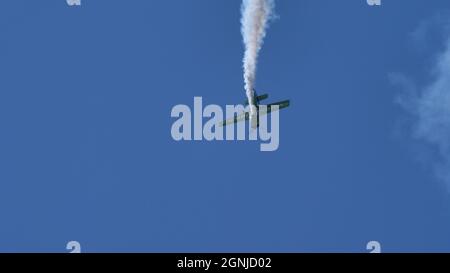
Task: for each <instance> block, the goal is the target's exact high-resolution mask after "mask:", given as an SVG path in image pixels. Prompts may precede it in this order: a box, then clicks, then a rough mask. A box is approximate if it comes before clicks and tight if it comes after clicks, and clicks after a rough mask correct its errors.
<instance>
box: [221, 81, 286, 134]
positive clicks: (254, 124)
mask: <svg viewBox="0 0 450 273" xmlns="http://www.w3.org/2000/svg"><path fill="white" fill-rule="evenodd" d="M253 97H254V101H255V107H256V112H257V114H256V122H252V118H253V117H251V114H250V112H248V111H247V112H242V113H241V114H239V115H237V114H235V115H234V117H232V118H229V119H226V120H224V121H222V122H220V123H219V126H220V127H225V126H228V125H231V124H235V123H238V122H241V121H246V120H250V122H252V128H253V129H256V128H258V127H259V117H260V116H263V115H267V114H269V113H271V112H273V111H278V110H280V109H283V108H287V107H289V105H290V100H283V101H279V102H275V103H270V104H268V105H267V110H265V109H264V110H263V109H259V106H260V102H261V101H262V100H265V99H267V98H268V97H269V95H268V94H263V95H260V96H258V95H257V93H256V90H255V91H254V95H253ZM247 105H248V100H246V101H245V103H244V106H247ZM275 105H278V109H277V110H273V109H272V107H273V106H275Z"/></svg>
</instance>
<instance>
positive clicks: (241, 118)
mask: <svg viewBox="0 0 450 273" xmlns="http://www.w3.org/2000/svg"><path fill="white" fill-rule="evenodd" d="M249 118H250V115H249V113H248V112H243V113H241V114H239V115H235V116H234V117H232V118H229V119H227V120H224V121H222V122H220V123H219V126H220V127H224V126H228V125H230V124H234V123H238V122H240V121H244V120H249Z"/></svg>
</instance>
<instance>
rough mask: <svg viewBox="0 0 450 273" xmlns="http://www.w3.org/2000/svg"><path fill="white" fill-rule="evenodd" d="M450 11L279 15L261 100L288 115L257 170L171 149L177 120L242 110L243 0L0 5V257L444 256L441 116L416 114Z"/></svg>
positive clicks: (231, 151) (415, 4)
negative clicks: (375, 244)
mask: <svg viewBox="0 0 450 273" xmlns="http://www.w3.org/2000/svg"><path fill="white" fill-rule="evenodd" d="M448 10H450V3H449V2H448V1H444V0H435V1H383V3H382V6H381V7H370V6H368V5H367V4H366V2H365V1H363V0H352V1H331V0H320V1H317V0H314V1H313V0H301V1H283V0H278V1H276V12H277V14H278V16H279V18H278V19H277V20H276V21H274V22H272V24H271V26H270V28H269V30H268V35H267V37H266V39H265V44H264V47H263V49H262V51H261V55H260V62H259V66H258V76H257V84H256V86H257V88H258V90H260V91H259V92H260V93H262V92H268V93H270V99H271V100H273V101H275V100H279V99H280V100H281V99H286V98H289V99H291V107H290V108H289V109H287V110H284V111H283V112H281V114H280V118H281V125H280V126H281V129H280V148H279V150H278V151H276V152H272V153H262V152H260V151H259V144H258V143H255V142H206V141H203V142H175V141H174V140H173V139H172V137H171V135H170V128H171V125H172V123H173V121H174V119H172V118H171V117H170V111H171V109H172V107H173V106H174V105H177V104H188V105H192V104H193V97H194V96H202V97H203V100H204V103H205V104H211V103H215V104H220V105H225V104H236V103H241V102H242V101H243V100H244V99H245V92H244V89H243V78H242V56H243V45H242V38H241V33H240V1H238V0H234V1H228V0H214V1H211V0H190V1H185V0H173V1H156V0H154V1H153V0H152V1H145V0H134V1H123V0H110V1H89V0H84V1H83V3H82V6H81V7H68V6H67V5H66V3H65V1H63V0H58V1H57V0H53V1H24V0H14V1H12V0H8V1H4V3H2V8H1V10H0V33H1V35H0V60H1V61H0V75H1V76H0V215H1V222H0V223H1V225H0V251H1V252H8V251H19V252H30V251H31V252H65V251H66V250H65V245H66V243H67V242H68V241H71V240H77V241H79V242H80V243H81V245H82V249H83V251H86V252H104V251H106V252H122V251H124V252H180V251H181V252H183V251H186V252H199V251H201V252H209V251H219V252H234V251H239V252H241V251H245V252H247V251H252V252H265V251H268V252H310V251H313V252H334V251H336V252H366V249H365V247H366V243H367V242H369V241H371V240H377V241H379V242H380V243H381V245H382V250H383V251H386V252H397V251H406V252H417V251H426V252H431V251H438V252H441V251H445V252H448V251H450V234H449V232H448V230H450V197H449V194H448V186H447V184H446V181H447V180H446V179H445V177H444V178H443V176H442V175H439V174H442V172H444V173H445V170H447V169H446V166H447V167H448V165H449V164H448V160H449V156H448V152H449V147H448V146H447V145H448V144H447V143H446V140H445V139H446V136H450V134H449V133H448V132H449V130H448V125H446V123H445V120H446V119H447V121H448V116H447V115H446V114H448V110H447V111H446V110H445V109H446V108H445V107H444V106H445V104H444V106H442V104H440V105H438V106H437V107H438V110H437V111H434V110H435V108H431V114H429V113H430V112H429V111H425V110H423V109H424V107H425V106H423V105H426V107H425V108H426V109H428V108H429V107H432V106H429V104H427V103H426V101H428V100H427V98H428V96H427V94H434V93H432V92H431V91H429V90H438V91H436V92H437V94H440V95H443V96H444V97H443V98H444V101H445V99H446V98H447V97H448V95H447V94H448V92H446V90H447V89H446V88H445V86H446V85H445V83H447V81H448V80H447V78H446V76H445V75H446V73H445V71H446V70H445V67H446V66H445V65H443V68H442V67H441V68H442V69H441V70H439V68H440V66H439V65H437V64H438V63H439V60H442V59H445V58H443V57H442V56H446V55H445V51H446V44H447V39H448V37H450V34H449V33H450V32H448V31H447V30H448V28H447V26H448V25H447V23H446V20H443V19H442V17H444V18H445V14H446V11H448ZM436 18H441V19H436ZM424 25H426V27H424ZM418 29H423V30H421V31H419V30H418ZM414 33H416V35H415V34H414ZM417 33H422V35H418V34H417ZM436 71H437V72H436ZM439 71H441V73H439ZM393 75H394V76H393ZM399 79H403V81H400V80H399ZM439 79H440V80H441V81H439ZM399 81H400V83H399ZM436 82H441V83H442V86H443V87H440V88H435V89H433V86H435V85H436V84H435V83H436ZM439 86H441V85H439ZM409 89H417V90H416V91H417V92H418V95H416V96H412V95H411V92H412V91H411V90H409ZM430 92H431V93H430ZM430 96H431V95H430ZM445 96H447V97H445ZM432 97H433V96H432ZM399 101H400V102H401V103H398V102H399ZM437 101H441V100H437ZM405 105H406V107H405ZM421 105H422V106H421ZM421 107H422V108H421ZM427 107H428V108H427ZM439 107H440V108H439ZM420 109H422V110H420ZM430 115H431V116H432V117H433V118H432V121H433V122H436V123H431V126H429V127H426V129H422V130H419V129H418V128H424V127H423V126H425V125H424V124H430V123H427V120H428V119H427V118H426V117H428V116H430ZM436 116H437V117H438V119H435V117H436ZM436 120H437V121H436ZM440 122H443V123H440ZM433 124H434V125H433ZM436 124H437V125H436ZM418 130H419V131H420V132H421V133H418ZM435 136H440V137H438V138H437V137H435ZM449 138H450V137H449ZM437 170H439V171H437Z"/></svg>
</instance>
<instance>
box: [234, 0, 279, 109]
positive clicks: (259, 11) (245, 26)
mask: <svg viewBox="0 0 450 273" xmlns="http://www.w3.org/2000/svg"><path fill="white" fill-rule="evenodd" d="M274 7H275V2H274V0H243V2H242V19H241V24H242V29H241V32H242V37H243V40H244V45H245V54H244V60H243V62H244V81H245V91H246V94H247V98H248V103H249V105H250V106H253V105H254V104H255V103H254V97H253V95H254V86H255V78H256V66H257V63H258V55H259V51H260V50H261V47H262V44H263V40H264V37H265V36H266V29H267V26H268V22H269V20H270V19H271V18H272V15H273V10H274ZM251 114H252V115H254V114H255V113H254V107H251Z"/></svg>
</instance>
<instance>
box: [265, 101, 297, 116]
mask: <svg viewBox="0 0 450 273" xmlns="http://www.w3.org/2000/svg"><path fill="white" fill-rule="evenodd" d="M275 105H278V109H277V110H275V109H274V108H273V106H275ZM289 105H290V101H289V100H284V101H279V102H275V103H271V104H268V105H267V108H266V110H263V109H262V108H259V111H258V115H259V116H263V115H267V114H268V113H271V112H274V111H279V110H281V109H283V108H286V107H289Z"/></svg>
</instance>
